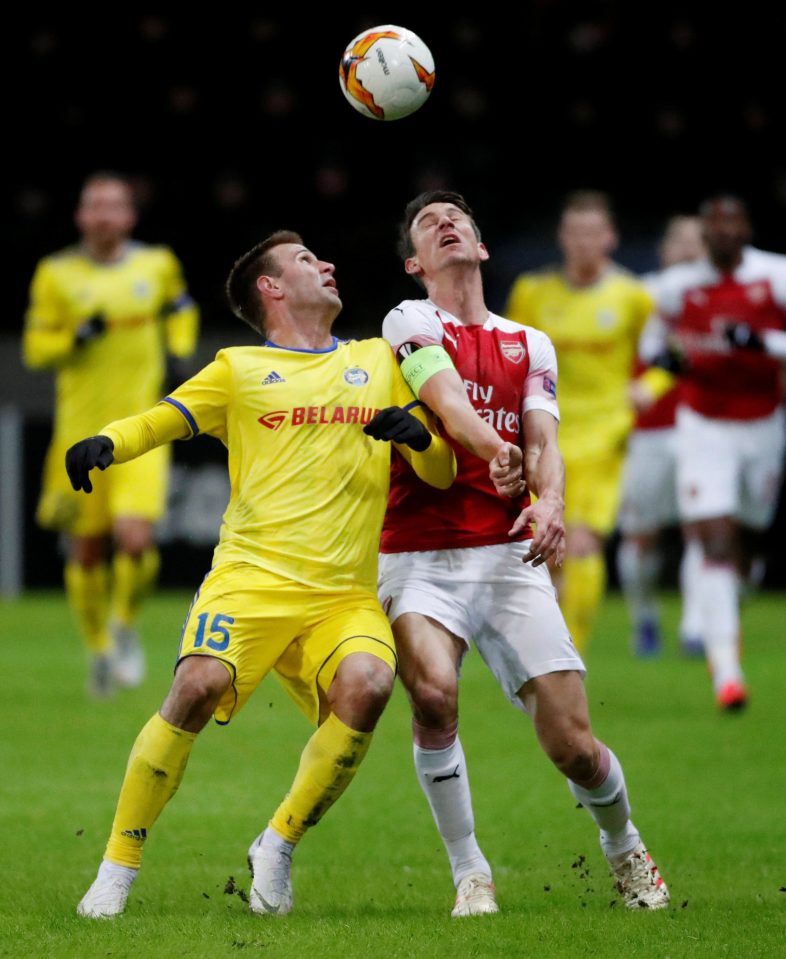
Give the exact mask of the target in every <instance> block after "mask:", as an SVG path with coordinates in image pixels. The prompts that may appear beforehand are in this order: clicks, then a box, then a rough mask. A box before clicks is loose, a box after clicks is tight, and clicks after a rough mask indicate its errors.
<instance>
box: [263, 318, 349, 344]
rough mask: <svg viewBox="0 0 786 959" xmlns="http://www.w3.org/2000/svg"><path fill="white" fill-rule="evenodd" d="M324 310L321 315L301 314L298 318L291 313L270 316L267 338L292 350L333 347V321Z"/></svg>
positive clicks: (267, 324)
mask: <svg viewBox="0 0 786 959" xmlns="http://www.w3.org/2000/svg"><path fill="white" fill-rule="evenodd" d="M334 319H335V317H333V316H326V315H325V312H324V310H322V311H321V312H320V313H319V314H307V313H303V312H301V313H300V314H299V315H298V316H297V317H294V316H292V315H290V314H289V313H282V314H279V315H278V316H268V319H267V323H266V328H267V329H266V338H267V339H268V340H269V341H270V342H271V343H275V344H276V346H283V347H285V348H286V349H290V350H326V349H329V348H330V347H331V346H332V345H333V334H332V333H331V329H332V327H333V320H334Z"/></svg>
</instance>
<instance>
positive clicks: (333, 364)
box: [66, 231, 456, 918]
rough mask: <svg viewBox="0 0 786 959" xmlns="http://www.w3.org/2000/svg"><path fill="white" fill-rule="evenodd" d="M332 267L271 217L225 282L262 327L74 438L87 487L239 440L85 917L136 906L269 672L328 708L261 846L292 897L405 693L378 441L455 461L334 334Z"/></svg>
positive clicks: (359, 351) (390, 369)
mask: <svg viewBox="0 0 786 959" xmlns="http://www.w3.org/2000/svg"><path fill="white" fill-rule="evenodd" d="M333 272H334V267H333V265H332V264H331V263H327V262H325V261H322V260H318V259H317V257H316V256H314V254H313V253H312V252H311V251H310V250H308V249H307V248H306V247H305V246H304V245H303V243H302V240H301V239H300V237H299V236H298V235H297V234H294V233H290V232H287V231H284V232H279V233H275V234H273V235H272V236H271V237H269V238H268V239H267V240H265V241H263V242H262V243H261V244H259V245H257V246H256V247H254V248H253V249H252V250H250V251H249V252H248V253H247V254H245V255H244V256H243V257H241V258H240V259H239V260H238V261H237V263H236V264H235V266H234V268H233V270H232V272H231V273H230V277H229V281H228V284H227V290H228V294H229V300H230V304H231V306H232V309H233V311H234V312H235V314H236V315H237V316H239V317H240V318H241V319H244V320H245V321H246V322H248V323H249V324H250V325H251V326H252V327H253V328H254V329H256V330H257V331H258V332H259V333H261V334H262V335H263V336H264V337H265V342H264V344H263V345H261V346H252V347H234V348H230V349H226V350H221V351H220V352H219V353H218V355H217V356H216V359H215V360H214V362H212V363H210V364H209V365H208V366H206V367H205V368H204V369H203V370H202V371H201V372H199V373H198V374H197V375H196V376H194V377H193V378H192V379H190V380H188V381H187V382H186V383H184V384H183V385H182V386H181V387H179V388H178V389H176V390H175V391H174V392H173V393H172V394H171V395H170V396H168V397H166V398H165V399H164V400H163V401H162V402H161V403H159V404H158V405H157V406H156V407H154V408H153V409H151V410H149V411H148V412H147V413H143V414H141V415H138V416H134V417H130V418H128V419H125V420H121V421H120V422H116V423H111V424H109V425H108V426H105V427H104V428H103V429H102V430H101V434H100V435H98V436H94V437H90V438H88V439H86V440H83V441H81V442H80V443H77V444H76V445H75V446H74V447H72V448H71V449H70V450H69V451H68V454H67V458H66V465H67V469H68V473H69V476H70V478H71V481H72V483H73V486H74V488H75V489H80V488H81V489H84V490H85V491H86V492H89V491H90V489H91V481H90V479H89V471H90V469H91V468H92V467H93V466H99V467H100V468H101V469H105V468H106V467H107V466H108V465H109V464H110V463H111V462H113V461H114V462H116V463H124V462H127V461H128V460H131V459H133V458H135V457H137V456H140V455H141V454H142V453H144V452H145V451H146V450H150V449H153V448H155V447H158V446H160V445H161V444H163V443H167V442H170V441H171V440H175V439H188V438H190V437H192V436H195V435H196V434H197V433H200V432H202V433H209V434H210V435H212V436H215V437H217V438H219V439H220V440H221V441H222V442H223V443H224V444H225V445H226V446H227V448H228V451H229V474H230V480H231V486H232V494H231V498H230V502H229V505H228V507H227V510H226V513H225V514H224V522H223V525H222V527H221V537H220V540H219V544H218V546H217V547H216V551H215V555H214V559H213V567H212V569H211V570H210V572H209V573H208V575H207V576H206V577H205V580H204V581H203V583H202V585H201V586H200V588H199V589H198V590H197V593H196V596H195V597H194V601H193V603H192V605H191V608H190V610H189V612H188V616H187V618H186V623H185V625H184V627H183V632H182V638H181V645H180V651H179V656H178V663H177V667H176V672H175V677H174V680H173V683H172V687H171V690H170V692H169V694H168V696H167V697H166V700H165V701H164V704H163V706H162V707H161V711H160V713H156V714H155V715H154V716H153V718H152V719H151V720H150V721H149V722H148V724H147V725H146V726H145V727H144V729H143V730H142V732H141V733H140V735H139V737H138V738H137V741H136V743H135V745H134V748H133V750H132V753H131V757H130V759H129V763H128V768H127V771H126V777H125V780H124V782H123V786H122V789H121V792H120V798H119V801H118V806H117V813H116V816H115V820H114V823H113V826H112V833H111V836H110V839H109V843H108V845H107V848H106V854H105V858H104V861H103V863H102V864H101V867H100V869H99V872H98V876H97V878H96V880H95V882H94V883H93V885H92V886H91V887H90V889H89V890H88V892H87V893H86V895H85V896H84V898H83V899H82V901H81V902H80V904H79V907H78V910H77V911H78V912H79V914H80V915H83V916H87V917H90V918H103V917H108V916H114V915H117V914H118V913H120V912H122V911H123V909H124V908H125V904H126V900H127V898H128V893H129V889H130V887H131V883H132V882H133V880H134V878H135V876H136V874H137V871H138V869H139V866H140V863H141V857H142V847H143V843H144V841H145V839H146V838H147V835H148V833H149V831H150V828H151V827H152V825H153V823H154V822H155V820H156V818H157V817H158V815H159V813H160V812H161V811H162V809H163V808H164V806H165V804H166V803H167V802H168V800H169V799H170V798H171V797H172V795H173V794H174V793H175V791H176V789H177V788H178V785H179V783H180V781H181V779H182V776H183V773H184V770H185V766H186V763H187V761H188V757H189V754H190V752H191V747H192V744H193V742H194V740H195V739H196V736H197V734H198V733H199V732H200V730H201V729H202V728H203V727H204V725H205V724H206V723H207V721H208V719H209V717H210V716H211V714H214V715H215V718H216V720H217V721H218V722H220V723H222V724H223V723H227V722H229V720H230V719H231V717H232V716H233V715H234V714H235V713H236V712H237V711H238V710H239V709H240V708H241V707H242V706H243V704H244V703H245V702H246V700H247V699H248V697H249V696H250V695H251V693H252V692H253V691H254V689H255V688H256V686H257V685H258V684H259V682H260V681H261V680H262V679H263V678H264V677H265V676H266V675H267V674H268V673H269V672H270V671H271V670H275V671H276V673H277V674H278V676H279V678H280V679H281V680H282V681H283V684H284V686H285V688H286V689H287V691H288V692H289V694H290V696H291V697H292V698H293V699H294V700H295V702H296V703H297V705H298V706H299V707H300V708H301V709H302V711H303V712H304V713H305V714H306V716H307V717H308V719H309V720H310V721H311V722H312V723H315V724H319V725H318V729H317V731H316V732H315V733H314V734H313V736H312V737H311V739H310V740H309V742H308V743H307V744H306V747H305V750H304V751H303V754H302V756H301V760H300V767H299V769H298V772H297V775H296V777H295V780H294V782H293V784H292V787H291V789H290V791H289V793H288V795H287V796H286V798H285V799H284V801H283V802H282V803H281V805H280V806H279V808H278V810H277V811H276V812H275V814H274V815H273V818H272V819H271V821H270V824H269V825H268V827H267V829H265V830H264V832H263V833H262V834H261V835H260V836H259V837H257V839H256V840H255V841H254V842H253V843H252V845H251V848H250V849H249V862H250V864H251V866H252V872H253V884H252V888H251V896H250V906H251V909H252V910H253V911H254V912H256V913H262V914H264V913H276V914H284V913H288V912H289V911H290V910H291V908H292V885H291V879H290V867H291V863H292V855H293V852H294V849H295V846H296V845H297V843H298V842H299V841H300V839H301V838H302V836H303V834H304V833H305V832H306V830H307V829H308V828H309V827H310V826H313V825H315V824H316V823H317V822H318V821H319V820H320V818H321V817H322V816H323V815H324V813H325V812H326V811H327V810H328V809H329V808H330V806H331V805H332V804H333V803H334V802H335V800H336V799H337V798H338V797H339V796H340V795H341V793H342V792H343V791H344V789H346V787H347V786H348V785H349V783H350V782H351V780H352V778H353V776H354V775H355V772H356V770H357V768H358V766H359V765H360V762H361V761H362V759H363V757H364V756H365V754H366V751H367V750H368V747H369V744H370V741H371V735H372V731H373V729H374V727H375V726H376V723H377V720H378V718H379V716H380V715H381V713H382V710H383V709H384V707H385V704H386V703H387V700H388V697H389V696H390V692H391V690H392V688H393V681H394V677H395V670H396V654H395V650H394V644H393V636H392V633H391V631H390V626H389V624H388V620H387V617H386V616H385V614H384V612H383V611H382V607H381V606H380V604H379V600H378V599H377V594H376V580H377V550H378V547H379V538H380V531H381V528H382V520H383V517H384V514H385V507H386V504H387V494H388V487H389V485H390V446H389V445H388V444H387V443H377V442H376V441H375V440H377V439H380V440H393V441H395V442H396V446H397V449H398V450H399V452H401V454H402V455H403V456H404V458H405V459H406V460H407V461H408V462H409V463H410V464H411V465H412V467H413V468H414V469H415V471H416V473H417V475H418V476H420V477H421V478H422V479H424V480H426V481H427V482H429V483H431V484H432V485H434V486H437V487H439V488H442V489H444V488H447V487H448V486H450V484H451V483H452V482H453V478H454V477H455V472H456V462H455V458H454V456H453V453H452V451H451V449H450V447H449V446H448V444H447V443H446V442H445V441H444V440H443V439H441V438H440V437H439V436H437V435H434V434H432V433H431V432H430V431H429V430H428V429H427V427H426V425H425V423H426V415H425V413H424V412H423V411H422V409H419V408H418V404H417V401H416V400H415V398H414V396H413V395H412V393H411V391H410V389H409V387H408V386H407V385H406V382H405V381H404V378H403V376H402V374H401V373H400V371H399V368H398V364H397V362H396V359H395V357H394V355H393V352H392V350H391V348H390V346H389V345H388V344H387V343H386V342H385V341H384V340H382V339H374V340H359V341H349V342H344V341H339V340H338V339H337V338H336V337H335V336H333V335H332V334H331V328H332V325H333V322H334V320H335V318H336V317H337V316H338V314H339V312H340V310H341V299H340V297H339V292H338V288H337V286H336V282H335V279H334V277H333ZM411 407H414V408H415V409H414V412H409V408H411ZM115 468H116V467H114V466H113V467H112V469H115ZM110 472H111V470H110Z"/></svg>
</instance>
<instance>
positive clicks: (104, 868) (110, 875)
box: [97, 859, 139, 886]
mask: <svg viewBox="0 0 786 959" xmlns="http://www.w3.org/2000/svg"><path fill="white" fill-rule="evenodd" d="M138 872H139V870H138V869H132V868H131V867H130V866H120V865H118V864H117V863H116V862H110V861H109V860H108V859H104V860H102V862H101V865H100V866H99V867H98V877H97V878H98V879H119V880H120V882H122V883H123V884H124V885H126V886H130V885H131V883H132V882H133V881H134V880H135V879H136V874H137V873H138Z"/></svg>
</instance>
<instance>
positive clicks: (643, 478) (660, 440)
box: [618, 429, 678, 536]
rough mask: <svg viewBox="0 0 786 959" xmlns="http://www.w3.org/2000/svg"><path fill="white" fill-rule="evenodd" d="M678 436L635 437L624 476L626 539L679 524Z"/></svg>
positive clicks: (649, 433) (621, 518)
mask: <svg viewBox="0 0 786 959" xmlns="http://www.w3.org/2000/svg"><path fill="white" fill-rule="evenodd" d="M675 443H676V435H675V431H674V430H673V429H662V430H640V431H638V432H636V433H634V434H633V436H631V440H630V444H629V446H628V455H627V457H626V460H625V467H624V470H623V474H622V495H621V498H620V509H619V517H618V521H619V527H620V530H621V531H622V533H623V534H625V535H626V536H638V535H640V534H642V533H648V532H654V531H655V530H658V529H661V528H662V527H664V526H670V525H672V524H673V523H676V521H677V518H678V513H677V488H676V458H675Z"/></svg>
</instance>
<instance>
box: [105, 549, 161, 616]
mask: <svg viewBox="0 0 786 959" xmlns="http://www.w3.org/2000/svg"><path fill="white" fill-rule="evenodd" d="M160 565H161V558H160V556H159V555H158V550H157V549H156V548H155V546H151V547H150V548H149V549H146V550H145V551H144V553H142V555H141V556H138V557H135V556H129V554H128V553H120V552H116V553H115V555H114V557H113V559H112V578H113V582H112V619H113V620H115V621H116V622H118V623H120V624H121V625H122V626H130V625H131V623H132V622H133V621H134V618H135V617H136V614H137V612H138V611H139V604H140V603H141V601H142V599H143V598H144V597H145V596H146V595H147V594H148V592H149V591H150V589H151V587H152V585H153V583H154V582H155V579H156V576H158V568H159V566H160Z"/></svg>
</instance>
